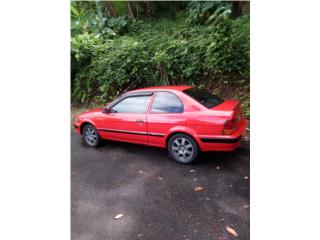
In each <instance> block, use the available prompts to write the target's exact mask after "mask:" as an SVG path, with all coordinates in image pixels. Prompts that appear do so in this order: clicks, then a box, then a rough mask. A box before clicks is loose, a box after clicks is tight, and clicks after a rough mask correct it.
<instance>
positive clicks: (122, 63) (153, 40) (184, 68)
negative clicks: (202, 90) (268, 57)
mask: <svg viewBox="0 0 320 240" xmlns="http://www.w3.org/2000/svg"><path fill="white" fill-rule="evenodd" d="M90 4H91V5H90ZM163 4H164V3H162V5H161V4H158V5H155V8H157V9H160V10H158V14H154V15H153V16H151V17H146V16H141V17H140V18H137V17H136V18H129V17H127V16H120V17H116V18H110V17H108V16H107V15H106V14H105V12H104V11H103V7H101V4H100V5H99V3H97V2H93V3H89V4H88V3H81V2H80V3H79V2H78V3H77V4H74V3H73V5H72V7H71V11H72V14H71V16H72V32H71V34H72V39H71V66H72V72H71V79H72V81H71V84H72V86H71V87H72V101H73V102H88V101H91V100H98V101H101V102H105V101H108V100H109V99H110V98H113V97H114V96H115V95H117V94H119V93H120V92H123V91H126V90H129V89H134V88H138V87H144V86H151V85H163V84H193V85H204V86H207V87H213V86H217V85H218V84H227V85H232V86H241V85H244V84H246V83H248V81H249V17H248V16H246V15H243V16H240V17H233V16H232V15H231V14H232V5H231V4H224V3H219V2H202V3H201V2H192V3H189V4H187V3H184V5H183V7H181V9H182V10H179V11H175V9H176V8H175V7H174V5H173V3H170V4H169V5H168V4H167V5H165V4H164V5H163ZM185 5H186V6H185ZM166 6H170V9H171V12H174V14H171V15H170V16H165V17H163V16H162V14H161V9H165V8H166ZM136 9H137V13H139V12H138V11H142V10H139V8H136ZM163 12H167V11H163Z"/></svg>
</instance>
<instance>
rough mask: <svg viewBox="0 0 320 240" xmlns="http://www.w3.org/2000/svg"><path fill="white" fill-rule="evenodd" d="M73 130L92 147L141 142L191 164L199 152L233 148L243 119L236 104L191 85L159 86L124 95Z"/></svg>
mask: <svg viewBox="0 0 320 240" xmlns="http://www.w3.org/2000/svg"><path fill="white" fill-rule="evenodd" d="M74 127H75V128H76V131H77V132H78V133H79V134H82V136H83V139H84V141H85V142H86V143H87V144H88V145H89V146H90V147H96V146H97V145H98V143H99V141H100V139H108V140H116V141H124V142H131V143H138V144H145V145H150V146H156V147H162V148H167V149H168V151H169V153H170V156H171V157H172V158H173V159H175V160H176V161H178V162H180V163H191V162H193V161H194V160H195V159H196V158H197V155H198V152H199V150H201V151H204V152H206V151H232V150H234V149H236V148H237V147H238V146H239V145H240V142H241V136H242V134H243V132H244V131H245V127H246V120H245V119H244V118H243V116H242V110H241V107H240V101H234V100H223V99H221V98H219V97H218V96H215V95H212V94H211V93H209V92H208V91H206V90H201V89H198V88H194V87H191V86H159V87H149V88H143V89H138V90H134V91H130V92H127V93H125V94H123V95H121V96H120V97H118V98H117V99H115V100H114V101H113V102H111V103H110V104H108V106H107V107H105V108H104V109H94V110H91V111H89V112H86V113H82V114H80V115H78V116H77V120H76V122H75V123H74Z"/></svg>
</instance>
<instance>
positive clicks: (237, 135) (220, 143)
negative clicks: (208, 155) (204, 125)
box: [198, 119, 247, 151]
mask: <svg viewBox="0 0 320 240" xmlns="http://www.w3.org/2000/svg"><path fill="white" fill-rule="evenodd" d="M246 126H247V121H246V120H245V119H243V120H242V121H241V122H240V123H239V126H238V129H237V130H236V131H235V132H234V133H233V134H231V135H217V136H212V135H211V136H210V135H198V138H199V143H200V148H201V150H202V151H233V150H235V149H236V148H237V147H239V145H240V144H241V140H242V135H243V133H244V131H245V129H246Z"/></svg>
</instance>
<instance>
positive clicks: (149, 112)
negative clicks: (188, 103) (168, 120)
mask: <svg viewBox="0 0 320 240" xmlns="http://www.w3.org/2000/svg"><path fill="white" fill-rule="evenodd" d="M159 92H167V93H171V94H173V95H175V96H176V97H177V98H178V100H179V101H180V103H181V105H182V112H151V108H152V105H153V102H154V99H155V98H156V97H157V94H158V93H159ZM181 113H184V104H183V102H182V101H181V99H180V98H179V96H178V95H177V94H175V93H173V92H170V91H154V94H153V97H152V102H151V103H150V108H149V111H148V114H181Z"/></svg>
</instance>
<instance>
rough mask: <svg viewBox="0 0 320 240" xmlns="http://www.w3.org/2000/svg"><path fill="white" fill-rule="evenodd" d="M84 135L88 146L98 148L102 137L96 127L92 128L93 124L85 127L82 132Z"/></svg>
mask: <svg viewBox="0 0 320 240" xmlns="http://www.w3.org/2000/svg"><path fill="white" fill-rule="evenodd" d="M82 135H83V140H84V142H85V143H86V144H88V145H89V146H90V147H96V146H98V144H99V141H100V136H99V133H98V131H97V129H96V128H95V127H94V126H92V125H91V124H88V125H86V126H84V128H83V130H82Z"/></svg>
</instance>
